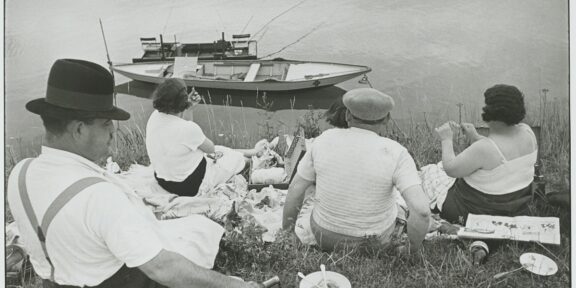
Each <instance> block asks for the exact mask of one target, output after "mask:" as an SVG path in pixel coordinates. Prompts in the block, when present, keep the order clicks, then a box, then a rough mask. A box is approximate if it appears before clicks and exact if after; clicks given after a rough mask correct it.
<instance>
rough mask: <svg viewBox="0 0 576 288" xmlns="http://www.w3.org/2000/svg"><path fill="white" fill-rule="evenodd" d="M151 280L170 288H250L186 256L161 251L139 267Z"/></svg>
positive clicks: (246, 284)
mask: <svg viewBox="0 0 576 288" xmlns="http://www.w3.org/2000/svg"><path fill="white" fill-rule="evenodd" d="M139 268H140V269H141V270H142V271H143V272H144V273H145V274H146V275H148V277H150V279H152V280H154V281H156V282H158V283H160V284H162V285H164V286H167V287H170V288H180V287H182V288H221V287H230V288H248V287H253V286H250V285H249V284H248V283H245V282H243V281H239V280H237V279H233V278H231V277H228V276H225V275H223V274H220V273H217V272H214V271H212V270H208V269H205V268H202V267H200V266H198V265H196V264H194V263H192V262H191V261H189V260H188V259H186V258H185V257H184V256H182V255H180V254H178V253H174V252H170V251H167V250H163V251H161V252H160V253H159V254H158V255H157V256H156V257H155V258H154V259H152V260H150V261H149V262H148V263H146V264H144V265H142V266H140V267H139Z"/></svg>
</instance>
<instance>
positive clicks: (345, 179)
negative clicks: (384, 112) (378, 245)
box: [297, 128, 420, 237]
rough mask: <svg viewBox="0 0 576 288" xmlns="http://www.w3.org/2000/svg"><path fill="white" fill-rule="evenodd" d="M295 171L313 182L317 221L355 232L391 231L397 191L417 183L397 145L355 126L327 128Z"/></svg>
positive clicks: (404, 152) (413, 170)
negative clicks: (394, 188) (395, 191)
mask: <svg viewBox="0 0 576 288" xmlns="http://www.w3.org/2000/svg"><path fill="white" fill-rule="evenodd" d="M297 173H298V175H299V176H300V177H302V178H304V179H307V180H309V181H315V182H316V197H317V203H316V205H315V208H314V211H313V212H312V213H313V217H314V220H315V221H316V223H317V224H318V225H319V226H320V227H322V228H324V229H327V230H330V231H333V232H336V233H340V234H344V235H349V236H355V237H363V236H367V235H382V233H384V232H385V231H390V230H391V229H390V227H391V226H393V225H394V224H395V219H396V215H397V206H396V198H395V196H394V193H393V187H394V186H395V187H396V188H397V189H398V190H399V191H400V192H401V193H402V192H404V191H405V190H406V189H407V188H409V187H411V186H413V185H420V177H419V176H418V172H417V170H416V165H415V164H414V160H413V159H412V157H411V156H410V154H409V153H408V151H407V150H406V148H404V147H403V146H402V145H400V144H398V143H397V142H395V141H393V140H390V139H388V138H384V137H380V136H378V135H377V134H376V133H374V132H372V131H369V130H365V129H358V128H348V129H340V128H334V129H329V130H326V131H325V132H324V133H322V135H320V136H319V137H318V138H316V139H315V140H314V142H313V143H312V144H311V147H310V149H309V150H308V151H307V152H306V154H305V155H304V157H303V158H302V160H301V161H300V164H299V165H298V172H297Z"/></svg>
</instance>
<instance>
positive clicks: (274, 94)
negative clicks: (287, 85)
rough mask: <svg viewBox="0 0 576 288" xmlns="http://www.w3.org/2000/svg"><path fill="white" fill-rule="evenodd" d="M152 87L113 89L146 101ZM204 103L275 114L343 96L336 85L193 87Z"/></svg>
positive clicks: (139, 85) (143, 84) (138, 85)
mask: <svg viewBox="0 0 576 288" xmlns="http://www.w3.org/2000/svg"><path fill="white" fill-rule="evenodd" d="M155 88H156V84H152V83H146V82H141V81H129V82H126V83H124V84H121V85H118V86H116V92H117V93H121V94H126V95H132V96H136V97H140V98H146V99H150V98H151V97H152V92H153V91H154V89H155ZM196 91H197V92H198V93H199V94H200V95H202V96H204V99H205V101H206V103H208V104H212V105H224V106H233V107H250V108H260V109H266V110H268V111H277V110H283V109H295V110H302V109H309V108H310V107H312V108H314V109H327V108H328V107H329V106H330V104H332V102H333V101H334V99H336V98H338V97H340V96H342V95H343V94H344V93H346V90H344V89H342V88H340V87H337V86H328V87H322V88H315V89H306V90H298V91H267V92H257V91H244V90H224V89H207V88H196Z"/></svg>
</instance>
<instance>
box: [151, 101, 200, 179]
mask: <svg viewBox="0 0 576 288" xmlns="http://www.w3.org/2000/svg"><path fill="white" fill-rule="evenodd" d="M204 140H206V136H204V133H203V132H202V128H200V126H198V124H196V123H194V122H192V121H186V120H184V119H182V118H180V117H177V116H174V115H170V114H166V113H161V112H158V110H154V112H152V115H150V118H149V119H148V124H146V150H147V151H148V156H149V157H150V163H151V164H152V167H153V168H154V171H155V172H156V174H157V176H158V177H159V178H162V179H164V180H168V181H173V182H182V181H184V180H185V179H186V178H187V177H188V176H190V174H192V172H194V170H196V167H198V165H199V164H200V161H202V158H203V157H204V152H202V151H201V150H199V149H198V147H199V146H200V145H201V144H202V143H204Z"/></svg>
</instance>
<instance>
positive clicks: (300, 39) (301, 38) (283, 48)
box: [258, 23, 324, 59]
mask: <svg viewBox="0 0 576 288" xmlns="http://www.w3.org/2000/svg"><path fill="white" fill-rule="evenodd" d="M322 24H324V23H321V24H319V25H318V26H316V27H314V28H313V29H312V30H310V31H309V32H308V33H306V34H304V35H303V36H301V37H300V38H298V39H296V41H294V42H292V43H290V44H288V45H286V46H284V47H282V48H280V49H279V50H277V51H276V52H273V53H270V54H268V55H266V56H264V57H260V58H258V59H263V58H267V57H270V56H272V55H275V54H278V53H280V52H282V51H284V50H285V49H286V48H288V47H290V46H292V45H294V44H296V43H298V42H300V41H302V40H303V39H304V38H306V37H308V35H310V34H312V32H314V31H316V30H318V28H320V26H322Z"/></svg>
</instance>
